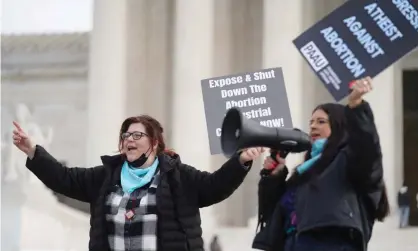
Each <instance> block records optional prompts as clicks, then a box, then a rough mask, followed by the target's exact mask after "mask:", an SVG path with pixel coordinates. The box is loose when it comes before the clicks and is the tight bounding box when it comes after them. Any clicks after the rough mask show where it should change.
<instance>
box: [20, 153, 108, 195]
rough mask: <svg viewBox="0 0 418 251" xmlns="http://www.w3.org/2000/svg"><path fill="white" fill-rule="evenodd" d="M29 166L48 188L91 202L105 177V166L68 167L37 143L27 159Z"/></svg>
mask: <svg viewBox="0 0 418 251" xmlns="http://www.w3.org/2000/svg"><path fill="white" fill-rule="evenodd" d="M26 166H27V168H28V169H29V170H30V171H31V172H32V173H34V174H35V175H36V176H37V177H38V178H39V179H40V180H41V181H42V183H44V184H45V185H46V186H47V187H48V188H50V189H51V190H53V191H55V192H57V193H60V194H63V195H65V196H67V197H70V198H73V199H76V200H80V201H83V202H91V201H92V200H93V199H94V198H95V197H96V196H97V194H98V191H99V189H100V186H101V183H102V181H103V179H104V172H105V170H104V167H103V166H98V167H93V168H80V167H74V168H68V167H65V166H63V165H62V164H61V163H60V162H59V161H57V160H56V159H55V158H54V157H52V156H51V155H50V154H49V153H48V152H47V151H46V150H45V149H44V148H43V147H41V146H39V145H37V146H36V149H35V152H34V155H33V156H31V158H29V157H28V158H27V160H26Z"/></svg>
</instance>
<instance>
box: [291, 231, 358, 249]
mask: <svg viewBox="0 0 418 251" xmlns="http://www.w3.org/2000/svg"><path fill="white" fill-rule="evenodd" d="M359 246H360V244H359V243H358V242H357V240H356V237H355V236H353V235H351V234H350V233H349V232H346V231H341V232H339V231H336V232H329V231H320V232H311V233H306V234H302V235H299V236H296V235H293V236H289V237H288V238H286V242H285V249H284V251H359V250H361V248H359Z"/></svg>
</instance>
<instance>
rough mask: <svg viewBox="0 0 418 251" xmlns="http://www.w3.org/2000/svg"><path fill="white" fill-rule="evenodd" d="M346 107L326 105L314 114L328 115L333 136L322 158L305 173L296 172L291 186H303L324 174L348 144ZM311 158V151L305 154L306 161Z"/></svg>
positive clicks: (318, 108) (330, 137)
mask: <svg viewBox="0 0 418 251" xmlns="http://www.w3.org/2000/svg"><path fill="white" fill-rule="evenodd" d="M344 109H345V107H344V106H343V105H340V104H335V103H326V104H321V105H319V106H317V107H316V108H315V109H314V110H313V112H312V113H314V112H315V111H317V110H322V111H324V112H325V113H326V114H327V115H328V121H329V125H330V127H331V135H330V136H329V137H328V139H327V143H326V144H325V146H324V150H323V151H322V155H321V158H319V159H318V161H316V163H315V164H314V165H313V166H312V167H311V168H310V169H309V170H308V171H306V172H305V173H303V174H301V175H298V174H297V173H296V172H295V173H293V174H292V176H291V177H290V179H289V182H290V183H291V184H295V185H298V184H301V183H304V182H307V181H308V180H310V179H311V178H312V177H313V176H317V175H319V174H320V173H322V172H323V171H324V170H325V169H326V168H327V167H328V166H329V164H330V163H331V162H332V161H333V160H334V158H335V157H336V156H337V154H338V152H339V151H340V149H341V148H342V147H343V146H345V145H346V143H347V131H346V128H347V122H346V119H345V113H344ZM310 158H311V151H310V149H309V150H308V151H307V152H306V154H305V161H306V160H308V159H310Z"/></svg>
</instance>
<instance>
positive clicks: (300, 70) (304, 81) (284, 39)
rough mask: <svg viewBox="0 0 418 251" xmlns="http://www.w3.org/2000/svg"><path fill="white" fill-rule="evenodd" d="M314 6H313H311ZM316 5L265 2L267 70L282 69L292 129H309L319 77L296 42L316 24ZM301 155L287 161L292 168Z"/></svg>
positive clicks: (299, 2)
mask: <svg viewBox="0 0 418 251" xmlns="http://www.w3.org/2000/svg"><path fill="white" fill-rule="evenodd" d="M311 2H312V3H311ZM313 2H314V1H304V0H294V1H280V0H264V54H263V59H264V60H263V65H264V68H270V67H282V69H283V75H284V80H285V84H286V93H287V97H288V100H289V105H290V110H291V115H292V121H293V126H294V127H298V128H301V129H303V130H307V129H308V120H309V116H310V112H311V109H312V108H313V103H314V102H315V101H314V99H313V95H312V91H314V90H315V88H316V87H315V85H317V83H315V81H316V77H315V76H314V74H313V73H312V72H311V71H310V70H309V68H308V66H307V64H306V63H305V61H304V60H303V58H302V56H301V55H300V54H299V52H298V51H297V49H296V47H295V46H294V44H293V42H292V41H293V40H294V39H295V38H296V37H297V36H299V35H300V34H301V33H302V32H303V31H305V29H307V28H308V27H310V26H311V25H313V24H314V23H315V21H316V15H317V13H316V6H315V5H314V3H313ZM301 160H302V159H301V155H299V154H291V155H289V156H288V157H287V163H288V166H289V167H294V166H295V165H296V164H299V163H300V161H301Z"/></svg>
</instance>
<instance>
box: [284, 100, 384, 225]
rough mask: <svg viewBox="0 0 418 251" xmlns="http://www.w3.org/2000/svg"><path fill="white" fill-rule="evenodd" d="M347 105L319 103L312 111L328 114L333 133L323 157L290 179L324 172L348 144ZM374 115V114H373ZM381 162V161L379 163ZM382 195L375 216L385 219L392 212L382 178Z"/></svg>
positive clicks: (303, 180)
mask: <svg viewBox="0 0 418 251" xmlns="http://www.w3.org/2000/svg"><path fill="white" fill-rule="evenodd" d="M345 109H346V108H345V106H343V105H340V104H336V103H325V104H321V105H318V106H317V107H316V108H315V109H314V110H313V112H312V113H314V112H315V111H317V110H322V111H324V112H325V113H326V114H327V115H328V121H329V125H330V128H331V135H330V136H329V137H328V139H327V143H326V145H325V147H324V150H323V152H322V155H321V158H320V159H318V161H317V162H316V163H315V164H314V165H313V166H312V167H311V168H310V169H309V170H308V171H306V172H305V173H303V174H301V175H297V173H294V174H293V175H292V177H291V178H290V179H289V181H290V182H292V179H293V180H294V181H295V182H296V183H303V182H306V181H307V180H309V179H310V178H312V177H313V176H317V175H319V174H320V173H322V172H323V171H324V170H325V169H326V168H327V167H328V166H329V165H330V163H331V162H332V161H333V160H334V158H335V157H336V156H337V154H338V153H339V151H340V150H341V149H342V148H343V147H344V146H346V145H347V139H348V132H347V120H346V115H345ZM371 115H372V114H371ZM310 158H311V154H310V150H309V151H307V153H306V154H305V161H306V160H308V159H310ZM379 164H381V163H379ZM379 189H380V190H381V191H380V192H381V197H380V200H379V203H378V205H377V209H376V210H375V211H374V213H373V216H374V217H375V218H376V219H377V220H379V221H383V220H384V218H386V217H387V216H388V215H389V213H390V206H389V200H388V196H387V190H386V184H385V182H384V180H383V178H382V182H381V184H380V188H379Z"/></svg>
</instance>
